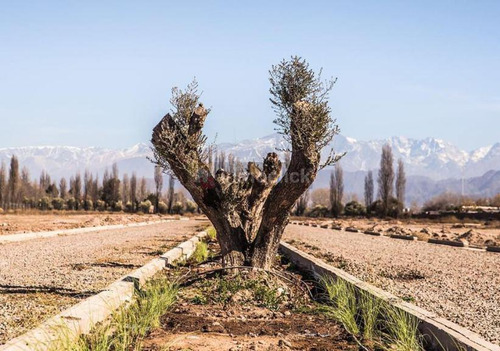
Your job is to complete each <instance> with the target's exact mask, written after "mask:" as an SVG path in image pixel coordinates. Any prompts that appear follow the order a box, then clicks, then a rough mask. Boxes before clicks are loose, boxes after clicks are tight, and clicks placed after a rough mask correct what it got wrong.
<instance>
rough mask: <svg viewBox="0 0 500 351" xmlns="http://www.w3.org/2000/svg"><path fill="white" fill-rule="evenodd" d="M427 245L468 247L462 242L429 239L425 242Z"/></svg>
mask: <svg viewBox="0 0 500 351" xmlns="http://www.w3.org/2000/svg"><path fill="white" fill-rule="evenodd" d="M427 242H428V243H429V244H438V245H448V246H456V247H468V246H469V245H466V244H465V243H464V242H462V241H453V240H442V239H429V240H427Z"/></svg>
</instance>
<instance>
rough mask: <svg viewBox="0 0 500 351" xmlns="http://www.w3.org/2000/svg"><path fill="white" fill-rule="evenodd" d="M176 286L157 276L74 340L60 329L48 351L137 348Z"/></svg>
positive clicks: (173, 296)
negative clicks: (102, 321)
mask: <svg viewBox="0 0 500 351" xmlns="http://www.w3.org/2000/svg"><path fill="white" fill-rule="evenodd" d="M177 293H178V286H177V285H176V284H175V283H172V282H170V281H169V279H168V278H167V277H165V276H159V277H157V278H156V279H154V280H152V281H150V282H148V283H147V284H146V286H145V287H144V288H143V289H141V290H137V291H136V294H135V299H134V301H133V302H132V303H131V304H130V305H128V306H125V307H122V308H120V309H119V310H118V311H117V312H115V313H114V314H113V315H112V317H111V320H110V321H108V322H105V323H104V324H102V325H99V326H97V327H96V328H95V329H94V330H93V331H92V332H91V333H90V335H84V336H81V337H80V338H79V339H78V340H77V341H76V342H74V341H73V340H72V339H71V338H70V337H68V335H65V334H64V331H63V333H62V335H61V337H60V339H59V341H58V342H57V343H56V344H54V345H52V346H51V348H50V351H60V350H68V351H109V350H114V351H130V350H141V348H142V340H143V339H144V338H145V337H146V336H147V335H148V334H149V333H150V332H151V330H153V329H154V328H158V327H159V325H160V317H161V316H162V315H163V314H164V313H165V312H166V311H167V310H168V309H169V308H170V307H171V306H172V305H173V304H174V302H175V301H176V298H177Z"/></svg>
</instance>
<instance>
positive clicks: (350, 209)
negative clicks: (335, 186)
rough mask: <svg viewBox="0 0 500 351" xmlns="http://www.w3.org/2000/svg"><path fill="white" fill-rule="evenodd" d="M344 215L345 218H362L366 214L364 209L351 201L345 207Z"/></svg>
mask: <svg viewBox="0 0 500 351" xmlns="http://www.w3.org/2000/svg"><path fill="white" fill-rule="evenodd" d="M344 213H345V215H346V216H363V215H365V214H366V209H365V206H363V205H361V204H360V203H359V202H357V201H351V202H348V203H347V204H346V205H345V207H344Z"/></svg>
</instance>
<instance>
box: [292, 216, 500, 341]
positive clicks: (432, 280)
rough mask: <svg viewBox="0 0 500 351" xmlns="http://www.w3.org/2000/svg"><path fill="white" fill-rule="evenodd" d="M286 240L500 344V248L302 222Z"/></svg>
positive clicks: (293, 228)
mask: <svg viewBox="0 0 500 351" xmlns="http://www.w3.org/2000/svg"><path fill="white" fill-rule="evenodd" d="M284 240H285V241H286V242H291V243H292V244H293V245H295V246H297V247H298V248H300V249H303V250H305V251H306V252H308V253H311V254H313V255H315V256H317V257H320V258H322V259H323V260H325V261H326V262H329V263H330V264H332V265H334V266H336V267H339V268H341V269H343V270H345V271H347V272H349V273H351V274H353V275H354V276H356V277H358V278H360V279H362V280H364V281H366V282H369V283H371V284H374V285H376V286H378V287H380V288H382V289H384V290H387V291H389V292H391V293H393V294H395V295H397V296H400V297H402V298H404V299H405V300H407V301H409V302H412V303H415V304H416V305H418V306H420V307H422V308H425V309H427V310H429V311H432V312H434V313H436V314H438V315H439V316H441V317H444V318H447V319H449V320H451V321H453V322H455V323H457V324H460V325H462V326H464V327H466V328H468V329H470V330H472V331H475V332H477V333H479V334H481V335H482V336H483V337H484V338H485V339H487V340H489V341H490V342H493V343H496V344H500V313H498V311H500V254H498V253H489V252H477V251H472V250H464V249H460V248H452V247H445V246H441V245H431V244H428V243H424V242H417V241H406V240H396V239H389V238H384V237H372V236H370V235H365V234H358V233H348V232H340V231H334V230H331V229H328V230H327V229H321V228H313V227H305V226H298V225H289V226H288V227H287V228H286V232H285V237H284Z"/></svg>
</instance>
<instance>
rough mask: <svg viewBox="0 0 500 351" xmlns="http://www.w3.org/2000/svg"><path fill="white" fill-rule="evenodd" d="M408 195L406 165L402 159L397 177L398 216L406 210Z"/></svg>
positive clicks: (399, 162)
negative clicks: (406, 196)
mask: <svg viewBox="0 0 500 351" xmlns="http://www.w3.org/2000/svg"><path fill="white" fill-rule="evenodd" d="M405 195H406V173H405V165H404V163H403V160H402V159H399V160H398V173H397V176H396V198H397V199H398V216H399V215H401V214H402V213H403V210H404V208H405Z"/></svg>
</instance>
